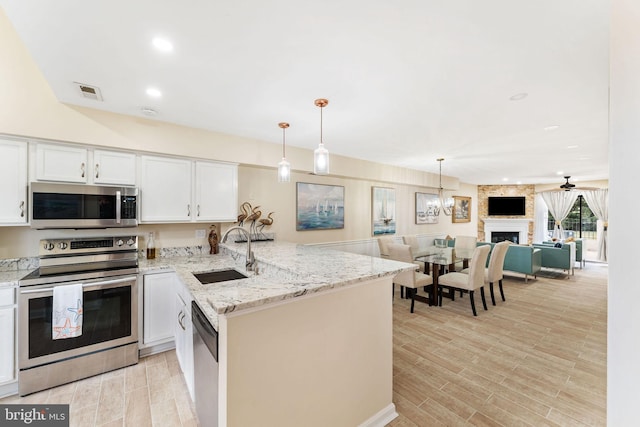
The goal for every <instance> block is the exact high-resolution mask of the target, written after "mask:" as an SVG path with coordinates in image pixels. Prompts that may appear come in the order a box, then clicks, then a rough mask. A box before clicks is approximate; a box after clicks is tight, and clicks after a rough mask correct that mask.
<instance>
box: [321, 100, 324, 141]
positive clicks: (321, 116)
mask: <svg viewBox="0 0 640 427" xmlns="http://www.w3.org/2000/svg"><path fill="white" fill-rule="evenodd" d="M323 109H324V107H320V144H324V142H322V110H323Z"/></svg>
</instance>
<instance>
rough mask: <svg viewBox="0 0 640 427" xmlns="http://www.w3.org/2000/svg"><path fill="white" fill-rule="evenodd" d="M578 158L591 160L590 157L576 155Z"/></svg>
mask: <svg viewBox="0 0 640 427" xmlns="http://www.w3.org/2000/svg"><path fill="white" fill-rule="evenodd" d="M578 160H591V157H587V156H582V157H578Z"/></svg>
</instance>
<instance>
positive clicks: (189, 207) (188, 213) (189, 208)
mask: <svg viewBox="0 0 640 427" xmlns="http://www.w3.org/2000/svg"><path fill="white" fill-rule="evenodd" d="M187 216H191V205H187Z"/></svg>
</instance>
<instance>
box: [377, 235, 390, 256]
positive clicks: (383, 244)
mask: <svg viewBox="0 0 640 427" xmlns="http://www.w3.org/2000/svg"><path fill="white" fill-rule="evenodd" d="M391 243H393V237H391V236H382V237H378V249H380V258H389V247H388V246H389V244H391Z"/></svg>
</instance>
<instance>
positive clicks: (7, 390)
mask: <svg viewBox="0 0 640 427" xmlns="http://www.w3.org/2000/svg"><path fill="white" fill-rule="evenodd" d="M14 394H18V381H13V382H11V383H7V384H3V385H1V386H0V399H1V398H3V397H7V396H13V395H14Z"/></svg>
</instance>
